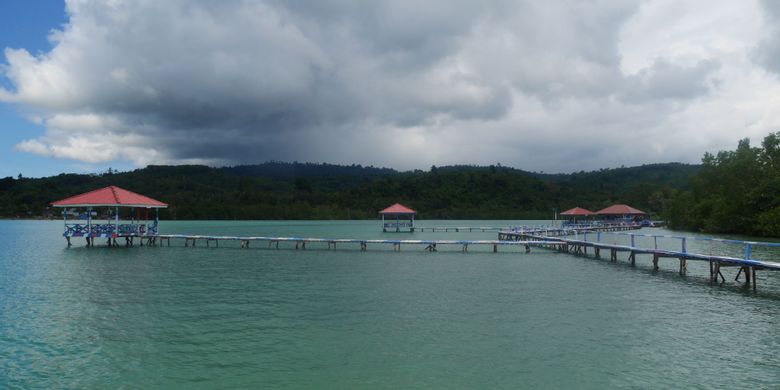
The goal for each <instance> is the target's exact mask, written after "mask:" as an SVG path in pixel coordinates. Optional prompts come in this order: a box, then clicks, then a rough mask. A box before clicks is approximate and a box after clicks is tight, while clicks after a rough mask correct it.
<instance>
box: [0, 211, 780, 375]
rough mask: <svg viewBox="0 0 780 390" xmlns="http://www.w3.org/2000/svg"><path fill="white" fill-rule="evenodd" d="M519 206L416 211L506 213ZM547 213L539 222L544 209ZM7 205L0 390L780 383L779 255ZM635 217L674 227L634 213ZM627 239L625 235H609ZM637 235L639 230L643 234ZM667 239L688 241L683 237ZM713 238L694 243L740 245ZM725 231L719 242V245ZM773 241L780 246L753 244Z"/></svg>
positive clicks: (0, 274)
mask: <svg viewBox="0 0 780 390" xmlns="http://www.w3.org/2000/svg"><path fill="white" fill-rule="evenodd" d="M524 223H534V222H523V221H419V222H418V225H422V226H445V225H448V226H500V227H506V226H509V225H519V224H524ZM538 223H545V222H538ZM161 227H162V233H190V234H219V235H251V236H271V235H273V236H298V237H301V236H308V237H328V238H390V239H398V238H415V239H416V238H439V239H456V238H457V239H495V238H496V236H497V235H496V233H495V232H485V233H482V232H471V233H469V232H463V231H461V232H458V233H454V232H450V233H429V232H425V233H420V232H417V233H413V234H411V233H400V234H399V233H382V232H381V228H380V226H379V222H377V221H305V222H304V221H273V222H272V221H243V222H226V221H219V222H169V221H163V222H162V225H161ZM62 229H63V228H62V222H58V221H0V237H2V241H0V388H3V389H5V388H24V389H28V388H143V389H151V388H165V389H176V388H181V389H192V388H224V389H229V388H330V389H350V388H360V389H382V388H387V389H397V388H412V389H436V388H440V389H459V388H470V389H482V388H484V389H499V388H513V389H514V388H593V389H603V388H616V387H618V388H729V389H731V388H749V389H757V388H766V389H778V388H780V272H775V273H772V272H767V271H759V273H758V290H757V292H753V291H752V289H748V288H744V287H742V286H741V285H740V284H739V283H737V282H734V276H735V275H736V269H734V268H728V269H725V270H724V275H725V277H726V279H727V282H726V283H725V284H715V285H711V284H710V283H709V282H708V281H707V267H706V265H701V264H693V262H690V263H689V264H690V265H689V271H690V272H689V274H688V275H687V276H685V277H682V276H679V275H678V273H677V267H678V264H677V262H676V261H673V260H670V259H662V260H661V262H660V265H661V270H660V271H658V272H654V271H652V267H651V260H650V258H649V257H646V256H641V255H640V256H638V261H637V265H636V266H635V267H632V266H631V265H630V264H629V263H627V262H626V259H625V256H626V255H625V254H623V255H621V258H620V261H618V262H609V261H608V260H596V259H592V258H585V257H575V256H572V255H567V254H561V253H556V252H551V251H547V250H543V249H536V248H534V249H532V251H531V253H524V251H523V250H522V248H513V249H510V248H503V247H502V248H499V253H492V248H488V247H485V248H478V247H473V246H472V247H469V252H468V253H463V252H461V251H460V249H461V248H460V247H450V248H446V247H445V248H442V247H440V248H439V251H438V252H436V253H429V252H426V251H424V250H423V248H422V247H403V248H402V250H401V252H393V251H392V247H390V246H382V245H369V247H368V251H367V252H361V251H360V250H359V248H358V247H357V245H354V246H350V245H344V246H340V247H339V248H338V249H337V250H328V249H327V246H326V245H324V244H323V245H319V246H318V245H307V248H306V250H305V251H304V250H295V248H294V244H290V243H282V244H281V245H280V249H275V248H274V249H268V248H266V247H265V246H264V245H260V244H257V245H253V247H252V248H249V249H240V248H239V246H238V244H237V243H227V242H220V248H214V247H213V245H212V247H210V248H206V247H205V245H203V243H199V244H198V246H197V247H194V248H193V247H184V245H183V242H181V241H177V240H172V241H171V246H170V247H167V246H164V247H138V246H135V247H132V248H126V247H119V248H109V247H105V246H102V245H103V243H102V242H100V240H96V243H97V244H100V245H101V246H98V247H95V248H87V247H85V246H84V242H83V240H75V241H74V243H75V245H74V246H73V247H71V248H67V247H66V246H65V240H64V239H63V238H62V236H61V234H62ZM641 232H643V233H650V232H653V233H668V232H666V231H665V230H663V229H643V230H642V231H641ZM601 239H602V240H603V241H610V240H613V241H615V242H618V241H620V240H626V239H627V236H619V235H614V236H606V235H605V236H602V237H601ZM637 239H639V238H637ZM666 241H668V242H662V243H660V244H659V245H668V246H670V247H673V246H675V245H680V243H679V242H676V241H675V240H673V239H669V240H666ZM713 245H715V244H712V243H707V242H696V241H694V242H690V243H688V250H689V251H704V252H706V251H716V252H717V251H733V252H734V253H737V254H739V253H740V251H741V250H742V249H741V248H738V247H735V248H725V247H724V248H721V247H718V246H713ZM718 245H720V244H718ZM760 254H761V255H762V256H766V257H771V256H776V255H774V254H771V253H763V252H762V253H760Z"/></svg>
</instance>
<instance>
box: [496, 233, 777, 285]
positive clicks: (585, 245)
mask: <svg viewBox="0 0 780 390" xmlns="http://www.w3.org/2000/svg"><path fill="white" fill-rule="evenodd" d="M589 232H590V233H592V232H593V231H592V230H584V229H555V230H547V229H535V230H530V231H502V232H500V233H499V240H506V241H511V240H518V241H522V242H527V241H534V240H539V241H545V242H549V241H551V240H553V239H554V240H558V243H556V244H552V245H550V244H545V245H542V247H545V248H549V249H554V250H558V251H561V252H565V253H571V254H574V255H580V256H588V255H589V253H588V249H591V250H592V253H593V256H594V257H595V258H601V251H602V250H605V251H609V255H610V261H617V254H618V253H620V252H624V253H628V261H629V262H630V263H631V265H636V255H638V254H646V255H652V261H653V270H658V261H659V259H661V258H675V259H678V260H679V273H680V275H685V274H686V273H687V262H688V261H689V260H692V261H703V262H709V269H710V281H711V282H716V281H717V280H718V279H719V278H720V279H721V280H722V281H725V277H724V276H723V274H722V273H721V271H720V269H721V267H740V270H739V273H738V274H737V277H736V279H737V280H739V277H740V275H742V273H743V272H744V274H745V283H746V284H748V285H749V284H751V282H752V286H753V289H754V290H755V288H756V271H757V270H769V271H780V263H777V262H772V261H765V260H759V259H754V258H751V248H753V247H756V246H768V247H780V244H778V243H769V242H756V241H739V240H729V239H718V238H710V237H684V236H670V235H652V234H636V233H610V234H618V235H625V236H628V237H629V238H630V241H631V244H629V245H623V244H614V243H613V244H610V243H604V242H601V233H602V231H598V230H597V231H595V232H596V241H588V240H587V233H589ZM579 234H583V235H584V236H585V239H578V238H574V239H572V238H565V237H566V236H571V235H579ZM636 237H649V238H653V241H654V243H655V245H654V247H652V248H649V247H641V246H638V245H636V244H635V238H636ZM658 238H672V239H679V240H680V243H681V247H680V250H670V249H662V248H658V241H657V239H658ZM688 240H702V241H713V242H721V243H729V244H740V245H744V247H745V248H744V253H745V255H744V257H734V256H728V255H717V254H715V255H714V254H703V253H692V252H688V251H687V248H686V242H687V241H688Z"/></svg>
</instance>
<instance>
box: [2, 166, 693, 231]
mask: <svg viewBox="0 0 780 390" xmlns="http://www.w3.org/2000/svg"><path fill="white" fill-rule="evenodd" d="M698 170H699V166H696V165H685V164H676V163H672V164H653V165H644V166H639V167H631V168H618V169H602V170H599V171H594V172H579V173H573V174H552V175H551V174H541V173H533V172H526V171H522V170H518V169H514V168H508V167H501V166H489V167H481V166H447V167H438V168H437V167H431V169H430V170H428V171H421V170H416V171H408V172H399V171H395V170H393V169H388V168H375V167H363V166H360V165H349V166H342V165H332V164H312V163H283V162H268V163H264V164H259V165H246V166H237V167H223V168H211V167H206V166H195V165H191V166H148V167H146V168H143V169H137V170H134V171H131V172H107V173H103V174H91V175H78V174H61V175H57V176H52V177H45V178H36V179H30V178H11V177H7V178H4V179H0V217H4V218H39V217H53V218H58V217H59V216H58V215H57V214H56V211H53V210H51V209H50V208H49V206H48V204H49V202H51V201H54V200H58V199H62V198H65V197H68V196H71V195H75V194H79V193H82V192H86V191H89V190H92V189H96V188H101V187H104V186H108V185H117V186H120V187H123V188H127V189H129V190H132V191H135V192H139V193H142V194H145V195H148V196H151V197H153V198H156V199H159V200H162V201H164V202H167V203H169V204H170V208H169V209H167V210H165V211H164V212H163V214H162V217H164V218H166V219H366V218H376V215H377V214H376V213H377V211H378V210H380V209H382V208H384V207H386V206H387V205H389V204H392V203H394V202H402V203H404V204H407V205H408V206H410V207H412V208H415V209H416V210H418V212H419V213H420V215H419V217H420V218H428V219H433V218H444V219H525V218H544V219H548V218H550V217H551V216H552V210H553V209H554V208H555V209H557V210H559V211H560V210H563V209H567V208H570V207H574V206H581V207H586V208H591V209H598V208H601V207H605V206H607V205H609V204H612V203H617V202H620V203H628V204H631V205H633V206H634V207H637V208H640V209H643V210H646V211H649V212H651V213H653V214H655V215H661V214H662V213H663V212H664V211H665V208H666V205H667V204H668V202H669V200H670V199H672V198H673V197H674V196H675V194H676V193H677V192H678V191H681V190H686V189H687V183H688V178H689V177H690V176H691V175H692V174H694V173H696V172H697V171H698Z"/></svg>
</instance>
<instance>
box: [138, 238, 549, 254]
mask: <svg viewBox="0 0 780 390" xmlns="http://www.w3.org/2000/svg"><path fill="white" fill-rule="evenodd" d="M171 240H174V241H179V242H182V243H183V245H184V246H185V247H196V246H198V245H199V243H200V246H204V247H211V246H212V245H213V246H214V247H215V248H218V247H219V243H220V241H222V242H238V243H239V244H240V247H241V248H250V247H260V248H263V247H264V248H269V249H270V248H274V249H279V244H280V243H288V244H290V245H292V244H294V245H295V249H300V250H305V249H306V245H307V244H309V246H311V244H314V243H316V244H327V248H328V249H336V247H337V246H345V245H350V246H352V247H357V248H359V249H360V250H361V251H366V250H368V246H369V245H372V246H373V245H382V246H392V249H393V251H396V252H400V251H401V247H402V246H417V247H423V248H424V249H425V250H427V251H429V252H436V251H437V250H438V248H440V247H442V246H455V247H458V248H459V249H460V250H461V251H462V252H468V250H469V246H482V247H485V246H487V247H488V248H490V249H492V251H493V252H498V248H499V247H503V246H510V247H517V246H522V247H524V249H525V251H526V252H529V251H530V250H531V247H532V246H536V247H540V246H549V245H556V244H563V243H562V242H561V241H557V240H536V239H535V240H531V241H522V240H511V241H501V240H375V239H366V240H363V239H352V238H317V237H236V236H206V235H186V234H165V235H158V236H154V237H148V238H146V245H149V246H152V245H160V246H163V245H166V246H171ZM142 244H143V241H142Z"/></svg>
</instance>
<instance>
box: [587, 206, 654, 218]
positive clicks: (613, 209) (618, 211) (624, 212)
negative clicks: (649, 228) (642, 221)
mask: <svg viewBox="0 0 780 390" xmlns="http://www.w3.org/2000/svg"><path fill="white" fill-rule="evenodd" d="M596 214H598V215H607V216H616V215H619V216H632V217H634V216H640V215H645V214H646V213H645V212H644V211H642V210H639V209H635V208H633V207H631V206H629V205H625V204H613V205H612V206H609V207H607V208H604V209H601V210H599V211H596Z"/></svg>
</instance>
